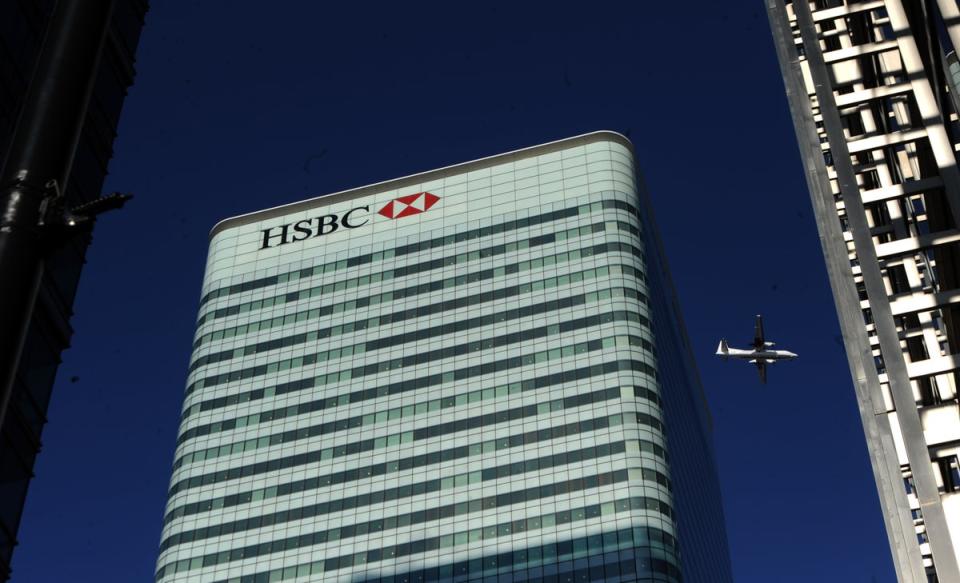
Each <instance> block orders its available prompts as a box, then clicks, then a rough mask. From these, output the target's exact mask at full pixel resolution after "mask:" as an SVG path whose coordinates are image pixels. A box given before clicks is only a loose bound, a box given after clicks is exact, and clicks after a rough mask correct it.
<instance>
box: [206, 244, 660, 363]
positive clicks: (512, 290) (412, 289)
mask: <svg viewBox="0 0 960 583" xmlns="http://www.w3.org/2000/svg"><path fill="white" fill-rule="evenodd" d="M631 252H632V254H633V255H634V256H637V257H639V256H640V250H639V249H637V248H633V249H631ZM600 254H601V253H597V255H600ZM568 260H569V257H568V254H567V253H562V254H560V255H549V256H545V257H540V258H538V259H537V260H535V261H534V260H530V261H521V262H519V263H513V264H510V265H504V266H501V267H496V268H491V269H483V270H480V271H474V272H471V273H466V274H463V275H456V276H452V277H447V278H444V279H437V280H433V281H428V282H425V283H420V284H416V285H411V286H407V287H403V288H397V289H394V290H391V291H388V292H382V293H379V294H373V295H369V296H364V297H360V298H354V299H351V300H347V301H343V302H337V303H334V304H328V305H326V306H318V307H316V308H310V309H306V310H301V311H299V312H293V313H289V314H284V315H282V316H275V317H273V318H267V319H265V320H258V321H256V322H250V323H247V324H239V325H237V326H230V327H228V328H222V329H220V330H213V331H211V332H207V333H206V334H204V335H202V336H200V337H199V338H197V339H196V341H195V342H194V344H193V348H194V349H197V348H199V347H200V346H202V345H204V344H206V343H208V342H212V341H216V340H229V339H230V338H234V337H236V336H242V335H244V334H250V333H254V332H261V331H264V330H270V329H272V328H276V327H278V326H287V325H291V324H298V323H301V322H306V321H308V320H315V319H318V318H323V317H325V316H332V315H335V314H340V313H342V312H353V311H356V310H359V309H362V308H368V307H371V306H376V305H379V304H381V303H387V302H394V301H399V300H402V299H408V298H413V297H416V296H419V295H422V294H428V293H431V292H436V291H441V290H445V289H452V288H455V287H459V286H461V285H468V284H474V283H479V282H481V281H487V280H491V279H494V278H497V277H500V276H502V275H505V274H506V273H507V271H508V270H509V271H510V272H511V273H520V271H521V268H523V267H524V266H525V265H526V266H527V269H533V268H535V267H538V266H541V267H542V266H546V265H547V264H549V265H558V264H561V263H565V262H566V261H568ZM617 269H619V270H620V271H619V273H620V274H626V275H630V276H631V277H634V278H636V279H639V280H641V281H643V280H644V274H643V272H641V271H640V270H639V269H636V268H635V267H633V266H629V265H617V264H613V265H609V266H606V265H605V266H599V267H595V268H593V269H585V270H583V271H577V272H573V273H568V274H564V275H560V276H554V277H548V278H544V279H542V280H538V281H532V282H527V283H522V284H518V285H514V286H509V287H506V288H502V289H498V290H493V291H489V292H482V293H478V294H473V295H471V296H466V297H464V298H454V299H451V300H447V301H445V302H440V303H439V304H432V306H454V307H444V308H443V310H441V311H446V310H449V309H456V307H463V306H468V305H474V304H476V303H483V302H487V301H491V300H496V299H504V298H508V297H514V296H517V295H521V294H525V293H530V292H531V291H540V290H541V289H549V288H552V287H557V286H560V285H565V281H564V280H565V278H566V277H569V278H570V283H573V282H575V281H582V280H586V279H593V278H595V277H602V276H605V275H611V274H616V273H617V271H616V270H617ZM515 270H516V271H515ZM525 270H526V269H523V271H525ZM601 270H609V271H608V272H606V273H604V272H603V271H601ZM467 301H469V303H463V302H467ZM417 309H421V308H413V309H411V310H405V311H404V312H413V311H415V310H417ZM420 315H427V314H419V313H418V315H417V316H413V317H419V316H420ZM382 317H387V316H382ZM406 319H409V318H406ZM390 321H391V322H393V321H394V320H392V319H391V320H390ZM344 326H346V325H344Z"/></svg>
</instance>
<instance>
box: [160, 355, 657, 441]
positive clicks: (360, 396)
mask: <svg viewBox="0 0 960 583" xmlns="http://www.w3.org/2000/svg"><path fill="white" fill-rule="evenodd" d="M651 353H652V354H655V353H656V351H655V350H654V349H653V347H651ZM549 378H551V379H555V378H557V375H555V374H554V375H550V377H549ZM563 382H564V381H563V380H562V379H561V380H557V381H556V382H555V383H554V382H551V385H552V384H560V383H563ZM551 385H544V384H542V383H541V382H540V379H539V378H535V379H530V380H527V381H523V382H520V381H514V382H511V383H506V384H502V385H496V386H493V387H487V388H483V389H477V390H475V391H470V392H462V393H457V394H456V395H449V396H446V397H440V398H436V399H430V400H428V401H420V402H419V403H411V404H409V405H403V406H399V407H394V408H391V409H383V410H380V411H377V412H376V413H367V414H366V415H362V416H360V415H358V416H354V417H349V418H341V419H338V420H337V421H335V422H334V423H336V424H337V427H338V428H339V429H349V428H352V427H360V426H361V425H368V424H374V423H381V422H386V421H393V420H396V419H402V418H404V417H410V416H413V415H421V414H423V413H428V412H432V411H439V410H441V409H447V408H449V407H455V406H462V405H467V404H469V403H476V402H480V401H486V400H490V399H494V398H500V397H505V396H508V395H516V394H520V393H522V392H525V391H529V390H533V389H539V388H544V387H546V386H551ZM632 388H633V391H634V396H635V397H640V398H644V399H646V400H648V401H652V402H653V403H656V404H657V406H658V407H661V408H662V407H663V404H662V403H661V401H660V397H659V395H657V393H656V392H655V391H652V390H650V389H648V388H646V387H640V386H635V387H632ZM368 391H369V390H368ZM366 393H367V391H357V392H353V393H349V398H348V399H347V402H343V398H342V397H343V395H337V396H334V397H326V398H323V399H317V400H314V401H308V402H306V403H298V404H296V405H288V406H286V407H280V408H278V409H271V410H269V411H262V412H258V413H252V414H250V415H243V416H241V417H235V418H233V419H225V420H223V421H215V422H213V423H208V424H206V425H198V426H196V427H191V428H190V429H188V430H186V431H184V432H183V433H181V434H180V435H179V436H178V437H177V445H178V446H179V445H181V444H183V443H185V442H186V441H189V440H190V439H194V438H197V437H202V436H205V435H210V434H214V433H220V432H222V431H231V430H233V429H238V428H243V427H248V426H251V425H258V424H260V423H268V422H271V421H278V420H280V419H287V418H290V417H296V416H299V415H305V414H307V413H313V412H316V411H323V410H325V409H331V408H333V407H339V406H345V405H349V404H351V403H357V402H360V401H364V400H367V399H373V398H377V397H379V395H378V394H376V393H374V394H372V396H366V397H364V395H365V394H366Z"/></svg>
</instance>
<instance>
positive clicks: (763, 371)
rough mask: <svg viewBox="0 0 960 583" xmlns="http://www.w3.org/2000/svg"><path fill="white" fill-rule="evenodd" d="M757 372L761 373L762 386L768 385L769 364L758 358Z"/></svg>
mask: <svg viewBox="0 0 960 583" xmlns="http://www.w3.org/2000/svg"><path fill="white" fill-rule="evenodd" d="M755 362H756V365H757V372H758V373H760V384H762V385H765V384H767V363H766V362H764V360H763V359H762V358H758V359H757V360H756V361H755Z"/></svg>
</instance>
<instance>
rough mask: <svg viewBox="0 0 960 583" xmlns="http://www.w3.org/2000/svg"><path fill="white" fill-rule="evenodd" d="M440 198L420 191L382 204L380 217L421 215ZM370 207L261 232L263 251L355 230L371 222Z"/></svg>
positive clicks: (360, 207)
mask: <svg viewBox="0 0 960 583" xmlns="http://www.w3.org/2000/svg"><path fill="white" fill-rule="evenodd" d="M438 200H440V197H439V196H437V195H435V194H432V193H430V192H418V193H416V194H408V195H406V196H401V197H400V198H395V199H393V200H391V201H390V202H388V203H387V204H385V205H383V206H382V207H381V208H380V210H378V211H377V214H378V215H380V216H382V217H386V218H388V219H400V218H403V217H409V216H411V215H419V214H420V213H422V212H426V211H428V210H430V207H432V206H433V205H435V204H437V201H438ZM370 220H371V218H370V206H369V205H368V206H358V207H356V208H352V209H350V210H348V211H347V212H345V213H343V214H342V215H337V214H329V215H320V216H319V217H314V218H312V219H304V220H302V221H297V222H295V223H290V224H287V225H281V226H279V227H273V228H270V229H264V230H263V231H261V233H262V234H263V238H262V239H261V244H260V249H261V250H262V249H269V248H270V247H279V246H280V245H286V244H288V243H296V242H298V241H304V240H306V239H310V238H313V237H321V236H323V235H329V234H330V233H333V232H335V231H337V230H339V229H356V228H357V227H362V226H364V225H366V224H367V223H369V222H370Z"/></svg>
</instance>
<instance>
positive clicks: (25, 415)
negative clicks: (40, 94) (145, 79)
mask: <svg viewBox="0 0 960 583" xmlns="http://www.w3.org/2000/svg"><path fill="white" fill-rule="evenodd" d="M54 4H55V2H54V1H53V0H14V1H5V2H0V159H3V158H5V157H6V155H7V151H8V148H9V146H10V139H11V136H12V133H13V129H14V126H15V124H16V121H17V116H18V114H19V112H20V109H21V107H22V104H23V98H24V95H25V93H26V90H27V86H28V84H29V83H30V78H31V75H32V73H33V69H34V65H35V63H36V60H37V57H38V54H39V51H40V45H41V43H42V41H43V36H44V33H45V31H46V24H47V21H48V19H49V17H50V14H51V12H52V10H53V6H54ZM115 4H116V7H115V8H114V15H113V22H112V25H111V27H110V30H109V34H108V37H107V43H106V47H105V49H104V55H103V58H102V60H101V64H100V70H99V75H98V78H97V80H96V85H95V88H94V93H93V98H92V100H91V102H90V108H89V111H88V114H87V119H86V122H85V124H84V126H83V133H82V136H81V138H80V143H79V145H78V147H77V152H76V156H75V158H74V162H73V170H72V172H71V174H70V179H69V183H68V189H67V191H66V193H65V196H66V199H67V206H68V207H75V206H77V205H79V204H81V203H83V202H86V201H89V200H92V199H95V198H97V197H99V196H100V195H101V191H100V189H101V187H102V185H103V181H104V177H105V176H106V174H107V164H108V162H109V161H110V158H111V156H112V154H113V150H112V144H113V139H114V136H116V133H117V123H118V120H119V118H120V109H121V107H122V105H123V100H124V97H125V96H126V93H127V88H128V87H129V86H130V84H131V83H133V76H134V69H133V65H134V54H135V52H136V48H137V42H138V40H139V37H140V30H141V29H142V27H143V19H144V15H145V14H146V11H147V2H146V1H145V0H119V1H117V2H116V3H115ZM89 243H90V237H89V236H81V237H79V238H76V239H74V240H73V241H71V242H70V243H69V244H68V245H67V246H66V247H64V248H61V249H59V250H57V251H56V252H54V253H53V254H52V255H51V256H50V257H49V258H48V260H47V262H46V270H45V274H44V278H43V284H42V289H41V290H40V296H39V300H38V302H37V308H36V311H35V313H34V315H33V319H32V321H31V323H30V329H29V333H28V337H27V341H26V346H25V347H24V351H23V355H22V357H21V360H20V366H19V368H18V372H17V378H16V383H15V386H14V394H13V396H12V398H11V403H10V408H9V412H8V415H7V418H6V419H4V420H3V424H2V434H0V581H3V580H6V579H7V578H8V577H9V576H10V561H11V556H12V554H13V549H14V546H15V545H16V541H17V538H16V537H17V529H18V527H19V524H20V516H21V513H22V510H23V505H24V500H25V498H26V495H27V487H28V486H29V483H30V479H31V477H32V475H33V465H34V460H35V458H36V455H37V452H38V451H39V450H40V444H41V439H40V437H41V431H42V429H43V425H44V423H45V421H46V413H47V405H48V403H49V401H50V393H51V390H52V388H53V383H54V379H55V377H56V373H57V365H58V364H59V363H60V354H61V352H62V351H63V350H64V349H65V348H67V347H68V346H69V345H70V337H71V334H72V330H71V328H70V316H71V314H72V306H73V299H74V295H75V294H76V290H77V284H78V281H79V278H80V271H81V269H82V267H83V263H84V255H85V253H86V249H87V246H88V245H89ZM0 285H3V282H2V281H0Z"/></svg>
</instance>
